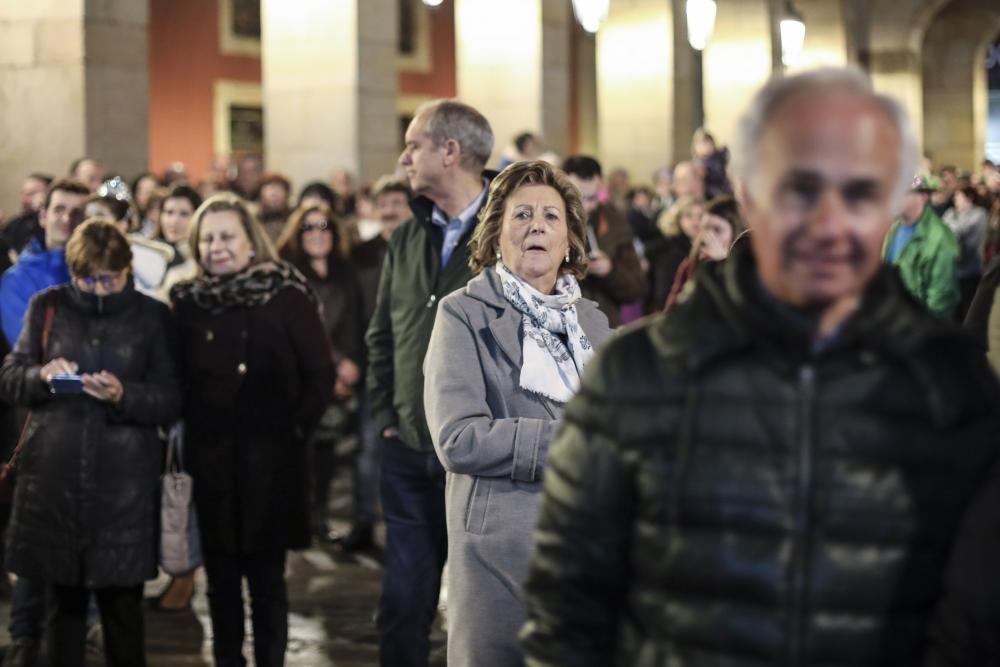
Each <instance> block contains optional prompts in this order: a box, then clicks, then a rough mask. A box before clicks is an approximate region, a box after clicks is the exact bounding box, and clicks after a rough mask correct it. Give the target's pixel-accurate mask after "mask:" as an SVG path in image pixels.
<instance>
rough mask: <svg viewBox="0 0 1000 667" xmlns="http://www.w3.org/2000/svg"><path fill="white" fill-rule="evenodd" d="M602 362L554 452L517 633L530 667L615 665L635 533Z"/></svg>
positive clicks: (590, 374) (588, 377)
mask: <svg viewBox="0 0 1000 667" xmlns="http://www.w3.org/2000/svg"><path fill="white" fill-rule="evenodd" d="M600 365H601V364H600V363H599V361H598V359H595V360H594V361H592V362H591V366H590V367H588V369H587V372H585V373H584V382H583V386H582V388H581V391H580V393H579V394H578V396H577V397H576V398H575V399H574V400H573V401H571V402H570V404H569V405H568V406H567V410H566V419H565V424H564V426H563V428H562V430H561V432H560V434H559V436H558V438H557V439H556V442H555V444H554V445H553V447H552V451H551V454H550V458H549V465H548V468H547V470H546V476H545V487H544V488H545V492H544V499H543V501H542V508H541V514H540V518H539V525H538V530H537V533H536V541H537V548H536V552H535V556H534V558H533V560H532V563H531V569H530V573H529V575H528V580H527V583H526V584H525V598H526V603H527V623H526V625H525V627H524V629H523V631H522V633H521V639H522V643H523V646H524V650H525V655H526V659H527V663H528V664H529V665H531V666H532V667H543V666H549V665H552V666H555V665H559V666H560V667H577V666H584V665H594V666H595V667H596V666H597V665H601V666H606V665H611V664H614V654H615V646H616V643H617V640H616V632H617V628H618V626H619V616H620V613H621V607H622V601H623V598H624V595H625V590H626V589H627V581H628V578H629V577H628V545H629V543H630V541H631V537H630V535H631V530H632V525H633V521H632V517H631V514H632V486H631V474H630V470H629V466H628V464H627V462H626V460H625V457H623V456H622V454H621V450H620V448H619V446H618V443H616V442H615V438H614V435H613V430H612V429H613V426H612V424H613V421H612V420H613V416H612V413H613V408H612V407H609V406H608V401H607V400H605V399H604V397H603V396H602V394H603V392H601V391H599V387H598V377H599V375H600Z"/></svg>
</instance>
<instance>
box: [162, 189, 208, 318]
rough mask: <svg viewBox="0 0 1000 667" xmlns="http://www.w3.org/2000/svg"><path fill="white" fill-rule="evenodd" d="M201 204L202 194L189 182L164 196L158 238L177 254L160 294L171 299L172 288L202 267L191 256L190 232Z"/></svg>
mask: <svg viewBox="0 0 1000 667" xmlns="http://www.w3.org/2000/svg"><path fill="white" fill-rule="evenodd" d="M199 206H201V195H200V194H198V191H197V190H195V189H194V188H192V187H190V186H188V185H175V186H174V187H173V188H171V190H170V191H169V192H168V193H167V196H166V197H165V198H164V199H163V206H162V208H161V210H160V218H159V224H158V227H159V234H158V238H159V239H160V240H162V241H164V242H166V243H169V244H170V246H171V247H172V248H173V249H174V257H173V259H171V260H170V262H169V263H168V264H167V270H166V273H165V275H164V276H163V281H162V283H161V284H160V288H159V289H158V290H157V292H156V297H157V298H158V299H161V300H162V301H169V300H170V289H171V288H172V287H173V286H174V285H176V284H177V283H179V282H181V281H183V280H190V279H191V278H194V277H195V275H197V273H198V267H197V265H196V264H195V262H194V260H192V259H191V245H190V244H189V243H188V232H189V231H190V229H191V219H192V218H193V217H194V212H195V211H197V210H198V207H199Z"/></svg>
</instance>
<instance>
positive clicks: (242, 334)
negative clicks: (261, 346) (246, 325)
mask: <svg viewBox="0 0 1000 667" xmlns="http://www.w3.org/2000/svg"><path fill="white" fill-rule="evenodd" d="M240 338H242V339H243V340H246V339H247V332H246V329H244V330H243V331H241V332H240Z"/></svg>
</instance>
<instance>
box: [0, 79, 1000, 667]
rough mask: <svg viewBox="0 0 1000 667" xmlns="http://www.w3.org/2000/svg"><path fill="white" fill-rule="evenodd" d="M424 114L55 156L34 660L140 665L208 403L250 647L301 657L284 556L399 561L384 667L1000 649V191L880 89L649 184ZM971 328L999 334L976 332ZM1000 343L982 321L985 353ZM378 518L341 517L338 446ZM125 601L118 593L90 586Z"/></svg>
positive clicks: (201, 493) (869, 659) (187, 581)
mask: <svg viewBox="0 0 1000 667" xmlns="http://www.w3.org/2000/svg"><path fill="white" fill-rule="evenodd" d="M493 149H494V137H493V131H492V129H491V127H490V123H489V121H488V119H487V117H486V116H484V115H483V114H482V113H480V111H478V110H476V109H474V108H472V107H470V106H468V105H466V104H463V103H461V102H459V101H455V100H438V101H434V102H431V103H428V104H426V105H424V106H422V107H421V108H420V109H419V110H418V112H417V113H416V115H415V117H414V119H413V121H412V123H411V124H410V126H409V128H408V129H407V132H406V136H405V146H404V148H403V150H402V153H401V155H400V157H399V160H398V169H397V171H396V172H395V173H394V174H387V175H385V176H383V177H382V178H380V179H378V180H377V181H376V182H374V183H373V184H371V185H362V186H360V187H358V186H357V185H356V184H355V179H354V178H353V177H352V175H351V174H350V173H349V172H347V171H345V170H338V171H337V172H336V173H334V174H333V176H332V178H331V179H330V182H329V183H326V182H323V181H319V180H317V181H313V182H309V183H306V184H304V185H302V187H301V188H300V189H299V190H298V197H297V198H293V193H294V192H295V188H294V187H293V184H292V183H291V182H290V180H289V178H287V177H286V176H285V175H283V174H281V173H277V172H266V171H265V170H264V168H263V162H262V161H261V159H260V158H259V157H257V156H252V155H251V156H244V157H242V158H241V159H239V160H238V161H237V163H236V165H235V168H234V170H233V173H232V174H230V173H229V165H228V164H226V163H224V162H219V163H213V166H212V169H211V170H210V172H209V174H208V175H207V176H206V177H205V178H204V179H202V180H201V181H200V182H197V183H192V182H190V179H188V178H187V174H186V171H185V169H184V167H183V165H179V164H175V165H171V167H170V169H168V170H167V171H166V173H164V174H162V175H154V174H151V173H143V174H140V175H138V176H136V177H135V178H132V179H130V180H126V179H125V178H123V176H127V175H115V174H109V173H107V172H106V170H105V167H104V166H103V165H102V164H101V163H100V162H99V161H98V160H95V159H93V158H82V159H79V160H76V161H74V163H73V164H72V165H71V166H70V169H69V172H68V174H67V175H66V176H64V177H58V178H56V177H52V176H49V175H46V174H42V173H32V174H30V175H29V176H28V178H27V179H26V180H25V182H24V186H23V188H22V210H21V211H20V212H18V213H17V214H16V215H14V216H10V217H8V218H7V219H6V220H5V221H3V225H2V227H0V251H2V252H0V262H3V263H4V266H3V267H0V268H2V269H3V273H2V276H0V329H2V332H3V338H4V339H5V340H4V343H5V344H6V345H7V346H8V350H9V354H7V356H6V358H5V360H4V362H3V365H2V367H0V399H3V401H4V406H3V413H2V417H3V423H2V424H0V428H2V429H3V434H4V437H5V439H6V441H7V443H8V447H7V449H8V451H13V452H14V455H13V457H12V459H11V462H12V464H13V465H14V466H15V468H16V470H17V471H18V475H17V479H16V485H15V491H14V497H13V502H12V505H11V507H10V508H9V518H8V521H7V527H6V537H5V545H6V550H5V553H4V563H3V564H4V568H5V570H6V571H9V572H11V573H13V574H15V575H16V580H15V583H14V588H13V593H12V600H11V604H12V611H11V622H10V628H9V629H10V634H11V638H12V644H11V646H10V648H9V649H8V651H7V653H6V656H5V658H4V662H3V665H4V666H5V667H17V666H22V665H29V666H30V665H34V664H37V654H38V650H39V647H40V645H41V643H42V639H43V636H44V637H47V647H48V649H47V650H48V655H49V660H50V664H53V665H57V666H59V667H61V666H63V665H74V666H82V665H83V661H84V644H85V641H86V639H87V636H88V632H89V630H88V627H93V626H94V625H95V623H97V622H99V627H100V628H101V629H102V636H103V644H104V653H105V657H106V661H107V664H108V665H116V666H117V665H123V666H124V665H128V666H130V667H132V666H137V665H144V664H145V656H144V648H143V608H144V606H146V607H147V608H148V607H149V606H151V607H152V608H153V609H156V610H159V611H171V610H183V609H185V608H187V607H188V605H190V599H191V596H192V595H193V594H194V583H193V581H194V580H193V574H192V573H188V574H184V575H178V576H175V577H174V578H173V579H172V580H171V582H170V584H169V585H168V586H167V588H166V589H165V590H164V591H163V593H162V594H161V595H160V596H159V597H158V598H155V599H153V600H149V601H146V604H144V602H143V599H142V590H143V588H142V584H143V582H144V581H146V580H148V579H151V578H153V577H154V576H155V575H156V573H157V554H156V549H157V539H158V537H157V535H158V516H159V515H158V502H159V487H158V477H159V475H160V473H161V472H162V467H163V444H164V438H165V434H166V432H167V430H168V429H170V428H171V427H174V428H176V424H178V423H182V424H183V429H182V431H183V445H182V446H183V452H184V461H185V465H186V467H187V469H188V471H189V472H190V473H191V475H192V477H193V481H194V499H195V508H196V511H197V513H198V525H199V531H200V538H201V543H202V548H203V551H204V567H205V574H206V577H207V582H208V589H207V595H208V601H209V609H210V616H211V622H212V636H213V651H214V657H215V661H216V664H218V665H220V666H223V667H228V666H231V665H232V666H236V665H244V664H246V659H245V657H244V656H243V654H242V647H243V643H244V627H245V619H244V592H243V581H244V580H246V582H247V586H248V591H249V603H250V609H251V623H252V627H253V638H254V657H255V664H257V665H258V667H265V666H274V665H281V664H283V662H284V654H285V649H286V645H287V639H288V598H287V591H286V583H285V566H286V558H287V553H288V551H289V550H294V549H301V548H305V547H307V546H309V545H310V544H311V543H315V542H317V541H319V542H323V543H332V544H337V545H339V548H342V549H345V550H348V551H350V550H360V549H371V548H375V540H374V526H375V524H376V522H377V519H378V510H379V508H381V515H382V517H383V518H384V522H385V528H386V533H385V544H384V557H385V578H384V582H383V587H382V591H381V594H380V598H379V600H378V604H377V610H376V613H375V628H376V632H377V636H378V643H379V651H380V660H381V664H383V665H386V666H407V665H420V666H425V665H426V664H427V662H428V659H429V655H430V633H431V627H432V624H433V622H434V620H435V617H436V614H437V611H438V602H439V594H440V591H441V589H442V578H443V573H444V571H445V563H446V562H447V563H448V568H447V579H448V580H447V582H446V583H447V591H448V615H447V620H448V662H449V664H451V665H470V666H482V665H486V666H488V667H504V666H507V665H510V666H515V665H521V664H525V662H527V663H528V664H532V665H564V664H574V665H607V664H629V665H639V664H642V665H667V664H671V665H673V664H677V665H703V664H721V663H722V662H726V664H729V663H730V662H732V663H733V664H735V663H736V662H740V663H741V664H742V662H743V661H759V662H761V663H762V664H778V663H781V664H789V665H798V664H817V663H818V662H824V663H827V662H829V663H831V664H832V663H837V664H851V665H876V664H928V665H970V666H971V665H984V664H993V662H996V661H998V660H1000V641H998V637H1000V620H998V619H1000V607H998V600H1000V578H998V577H996V576H995V575H994V574H993V573H992V571H993V569H994V568H993V567H992V565H993V564H994V563H995V562H996V559H997V558H998V557H1000V534H998V533H997V531H996V529H995V522H996V519H997V517H998V514H1000V505H998V503H1000V483H998V482H997V481H996V480H1000V475H998V473H997V472H995V471H994V470H1000V468H994V466H995V464H997V463H998V461H1000V460H998V459H997V454H998V447H1000V441H998V439H997V435H998V429H1000V385H998V384H997V381H996V379H995V377H994V376H993V374H992V373H991V371H990V366H989V364H988V361H993V362H994V367H995V368H1000V361H998V360H1000V308H994V307H993V306H994V303H995V302H996V296H997V295H998V294H1000V257H998V254H1000V253H997V249H998V248H1000V173H998V170H997V168H996V166H994V165H993V164H992V163H990V162H988V161H987V162H984V163H983V164H982V165H980V170H979V171H978V172H977V173H976V174H968V173H965V172H962V171H960V170H959V169H957V168H956V167H952V166H944V167H941V168H937V169H936V168H934V166H933V165H932V164H931V163H930V161H929V160H927V159H926V158H925V160H924V162H923V163H922V164H921V163H920V161H919V160H918V153H917V144H916V141H915V139H914V136H913V131H912V129H911V127H910V124H909V121H908V119H907V118H906V114H905V112H904V111H903V110H902V109H901V107H900V105H899V104H898V103H897V102H896V101H894V100H893V99H891V98H888V97H884V96H882V95H879V94H877V93H875V92H874V91H873V90H872V88H871V85H870V83H869V82H868V80H867V79H866V78H865V76H864V75H863V74H861V73H859V72H857V71H855V70H851V69H825V70H817V71H814V72H809V73H804V74H800V75H796V76H790V77H786V78H782V79H777V80H775V81H774V82H772V83H770V84H768V86H766V87H765V88H764V89H763V90H762V91H761V92H760V93H759V94H758V95H757V97H756V98H755V99H754V101H753V104H752V106H751V107H750V108H749V109H748V110H747V112H746V114H745V116H744V118H743V120H742V122H741V125H740V128H739V132H738V135H737V137H736V140H735V142H734V144H733V146H732V151H730V149H729V148H727V147H720V146H718V145H717V144H716V142H715V140H714V138H713V137H712V135H711V134H710V133H709V132H707V131H705V130H699V131H698V132H697V133H695V135H694V137H693V140H692V145H691V158H690V159H688V160H684V161H682V162H680V163H678V164H676V165H673V167H672V168H663V169H660V170H657V172H656V173H655V174H652V175H651V176H652V182H651V183H650V184H635V183H632V182H631V181H630V177H629V174H628V173H627V172H626V171H625V170H623V169H620V168H616V169H613V170H611V171H610V172H608V174H607V178H605V171H604V168H603V166H602V165H601V164H600V162H599V161H598V160H597V159H595V158H594V157H592V156H587V155H571V156H568V157H566V158H564V159H559V158H557V157H556V156H554V155H552V154H551V153H546V152H545V151H544V144H543V142H542V139H541V138H540V137H537V136H535V135H533V134H530V133H523V134H521V135H518V136H517V137H515V139H514V141H513V142H512V145H511V148H510V149H508V150H507V151H505V156H504V158H503V160H502V162H501V164H500V165H499V166H500V168H501V170H500V171H499V172H496V171H492V170H489V169H487V166H488V163H489V161H490V157H491V155H492V154H493ZM963 323H964V324H965V327H966V329H967V331H966V332H964V333H963V332H962V331H961V330H960V328H959V327H958V326H956V324H963ZM970 334H971V336H970ZM349 440H356V442H357V446H356V452H355V457H354V459H355V460H354V463H353V465H352V471H351V472H352V475H351V476H352V479H353V497H354V502H353V516H352V528H351V530H350V532H349V533H347V534H339V533H337V532H336V531H333V530H331V528H330V523H329V521H328V516H327V512H328V507H329V504H330V503H329V494H330V489H331V483H332V480H333V478H334V474H335V460H336V451H337V449H338V448H339V447H340V446H341V445H342V444H343V443H345V442H347V441H349ZM95 603H96V606H95Z"/></svg>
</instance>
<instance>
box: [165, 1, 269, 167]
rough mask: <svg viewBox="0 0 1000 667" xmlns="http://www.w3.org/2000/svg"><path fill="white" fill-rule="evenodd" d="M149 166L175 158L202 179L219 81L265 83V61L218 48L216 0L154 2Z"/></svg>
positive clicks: (209, 155) (209, 146)
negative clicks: (262, 70) (262, 64)
mask: <svg viewBox="0 0 1000 667" xmlns="http://www.w3.org/2000/svg"><path fill="white" fill-rule="evenodd" d="M149 9H150V16H149V26H150V29H149V51H150V53H149V167H150V169H151V170H152V171H154V172H156V173H160V172H162V171H163V169H164V168H165V167H166V166H167V165H168V164H169V163H171V162H173V161H174V160H180V161H182V162H183V163H184V164H185V165H187V168H188V173H189V174H190V175H191V177H192V179H194V180H197V179H198V178H200V177H201V176H202V174H204V172H205V171H206V170H207V169H208V166H209V162H210V160H211V158H212V150H213V146H214V142H213V137H212V131H213V130H212V123H213V118H212V116H213V113H214V112H213V109H212V104H213V92H212V89H213V85H214V82H215V80H216V79H233V80H237V81H251V82H257V83H259V82H260V59H259V58H252V57H242V56H228V55H223V54H222V53H220V52H219V16H218V2H217V1H216V0H150V8H149Z"/></svg>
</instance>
